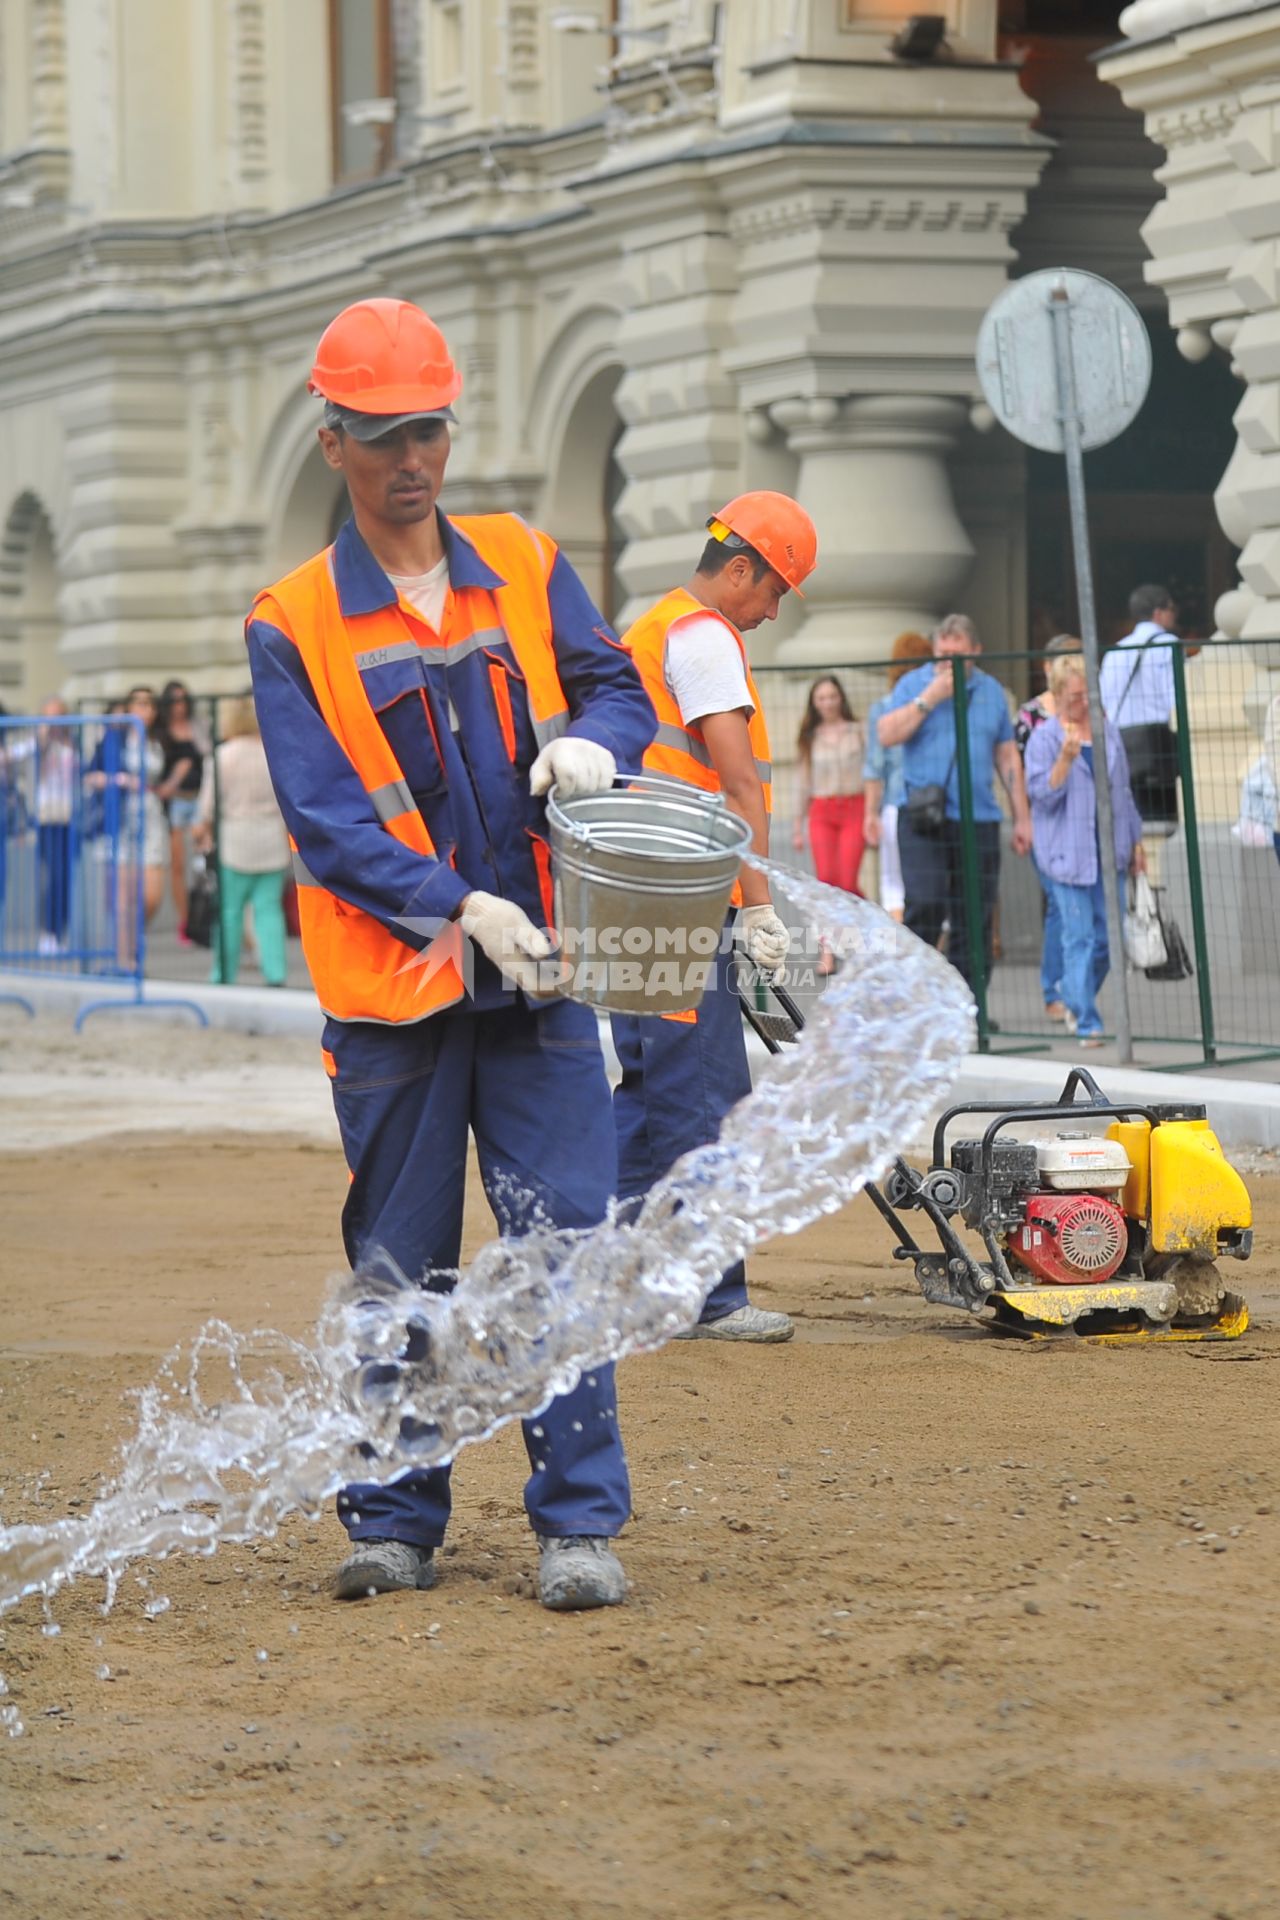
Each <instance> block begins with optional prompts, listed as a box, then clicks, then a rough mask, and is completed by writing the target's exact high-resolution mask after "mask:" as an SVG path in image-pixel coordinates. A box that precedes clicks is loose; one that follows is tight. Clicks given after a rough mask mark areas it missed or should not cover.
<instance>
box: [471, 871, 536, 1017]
mask: <svg viewBox="0 0 1280 1920" xmlns="http://www.w3.org/2000/svg"><path fill="white" fill-rule="evenodd" d="M458 924H459V926H460V927H461V928H462V931H463V932H464V933H465V934H466V936H467V938H468V940H474V941H475V943H476V945H477V946H478V947H479V949H480V951H481V953H483V954H485V955H486V956H487V958H488V959H490V960H492V962H493V964H494V966H495V967H496V968H497V969H498V971H499V973H501V974H502V976H503V978H504V979H506V980H509V981H510V982H511V984H512V986H513V987H523V988H524V989H525V991H526V993H538V992H543V993H545V992H546V990H547V989H546V983H545V980H544V979H543V978H542V977H541V975H540V971H539V967H538V962H539V960H548V959H550V957H551V955H552V954H553V953H554V952H555V947H554V944H553V943H552V941H551V939H550V938H549V936H548V935H547V934H545V933H543V932H542V931H541V929H540V928H538V927H535V926H534V924H533V922H532V920H531V919H530V918H529V916H528V914H527V913H526V912H525V910H524V908H523V907H518V906H517V905H516V903H515V901H514V900H500V899H499V898H498V896H497V894H496V893H469V894H468V895H467V898H466V900H465V902H464V904H463V908H462V912H461V913H460V914H459V915H458Z"/></svg>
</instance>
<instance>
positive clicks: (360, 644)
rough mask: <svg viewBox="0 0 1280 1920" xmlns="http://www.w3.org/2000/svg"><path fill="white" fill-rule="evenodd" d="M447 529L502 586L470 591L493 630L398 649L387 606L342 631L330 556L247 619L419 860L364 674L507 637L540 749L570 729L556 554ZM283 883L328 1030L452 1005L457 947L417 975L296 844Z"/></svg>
mask: <svg viewBox="0 0 1280 1920" xmlns="http://www.w3.org/2000/svg"><path fill="white" fill-rule="evenodd" d="M450 524H451V526H452V528H453V529H454V530H455V531H456V532H458V533H460V534H461V535H462V536H463V537H464V538H465V539H467V540H468V541H470V543H471V544H472V545H473V546H474V547H475V549H476V552H477V553H478V554H479V556H480V558H481V559H482V560H483V561H484V562H485V564H486V565H487V566H489V567H490V568H491V569H492V570H493V572H494V573H496V574H499V575H501V577H502V580H503V582H504V583H505V584H504V585H502V586H501V587H495V588H489V589H483V590H482V589H468V591H469V592H471V591H475V592H480V591H484V592H486V593H487V594H488V596H489V599H490V600H491V602H492V604H493V608H494V611H495V612H496V613H497V616H498V619H499V621H500V622H501V625H500V626H497V627H494V626H492V625H486V626H485V627H484V628H483V629H480V628H477V629H475V630H474V631H473V632H471V633H469V634H466V635H464V637H463V638H462V639H461V640H460V641H459V642H457V643H456V644H455V645H454V646H453V647H444V648H441V649H440V652H439V654H436V650H435V649H430V650H428V649H427V648H424V647H422V646H420V645H419V644H418V643H417V642H416V641H415V640H412V639H408V638H406V631H407V630H406V616H405V614H404V613H403V612H402V611H401V609H400V607H399V606H398V605H397V604H392V605H389V606H387V607H384V608H381V609H378V610H377V611H375V612H373V613H368V614H360V615H355V616H352V618H351V620H350V622H348V621H346V620H344V618H343V614H342V609H341V606H340V604H339V601H338V594H337V588H336V586H335V583H334V579H333V550H332V548H326V550H325V551H324V552H323V553H320V554H317V555H316V556H315V558H314V559H312V560H309V561H307V562H306V564H305V565H304V566H301V567H299V568H298V569H297V570H296V571H295V572H294V573H291V574H289V575H288V576H287V578H286V579H284V580H281V581H279V582H277V584H276V585H275V586H273V587H269V588H267V590H266V591H265V592H264V593H260V594H259V595H258V597H257V599H256V600H255V601H254V604H253V609H252V612H251V614H250V619H251V620H252V619H259V620H264V621H267V622H269V623H270V625H272V626H274V627H276V628H278V629H279V631H280V632H282V633H284V634H286V635H287V636H288V638H289V639H290V640H292V642H293V643H294V645H295V646H296V647H297V649H298V652H299V654H300V655H301V657H302V662H303V665H304V666H305V668H306V671H307V678H308V680H309V681H310V684H311V689H312V692H313V694H314V696H315V700H316V704H317V705H318V706H319V708H320V711H321V714H322V715H323V717H324V720H325V723H326V725H327V726H328V728H329V730H330V732H331V733H332V734H333V735H334V737H335V739H336V740H337V741H338V743H339V745H340V746H341V747H342V749H343V751H344V753H345V754H346V755H347V758H348V759H349V760H350V761H351V764H352V766H353V767H354V768H355V770H356V773H357V774H358V775H359V778H360V780H361V782H362V784H363V786H364V788H365V791H366V792H367V793H368V795H369V802H370V806H371V808H372V810H373V812H374V813H375V815H376V816H377V818H378V820H379V821H380V822H381V823H382V825H383V827H385V829H386V830H387V832H388V833H391V834H394V836H395V838H396V839H397V840H399V841H400V842H401V843H402V844H403V845H404V846H407V847H409V848H411V849H412V850H413V851H414V852H415V853H420V854H422V855H424V856H425V857H427V858H432V857H434V855H435V847H434V844H433V842H432V839H431V835H430V833H429V831H428V829H427V824H426V822H425V820H424V819H423V817H422V814H421V813H420V812H419V810H418V807H417V805H416V804H415V802H414V798H413V794H412V792H411V790H410V788H409V785H408V782H407V781H406V779H405V776H404V770H403V768H402V767H401V766H400V765H399V763H398V761H397V759H396V756H395V754H394V752H393V751H392V748H391V745H390V742H389V741H388V739H387V736H386V734H385V733H384V732H383V730H382V726H381V723H380V722H379V720H378V717H377V714H376V712H375V711H374V708H373V706H372V704H371V701H370V699H369V694H368V691H367V689H366V686H365V683H364V675H365V674H367V673H370V672H372V671H373V670H375V669H376V668H378V667H380V666H383V665H385V664H386V663H387V662H388V661H390V660H398V659H409V658H415V659H416V658H421V657H422V655H423V654H424V653H426V652H428V651H430V653H431V654H433V655H435V657H437V658H439V657H440V655H443V656H444V657H445V658H446V660H447V662H448V663H449V664H452V663H453V662H455V661H457V660H460V659H463V658H465V657H467V655H469V654H471V653H474V652H477V651H478V650H480V649H481V648H482V647H485V646H490V647H492V646H493V645H494V643H495V642H502V641H504V640H505V641H506V642H507V643H508V644H509V645H510V648H511V651H512V654H513V655H514V657H515V661H516V665H517V667H518V668H519V672H520V675H521V676H522V679H521V680H520V681H517V682H516V683H515V685H516V686H517V687H518V688H519V697H521V698H523V699H524V700H525V701H526V703H527V708H528V716H529V721H530V724H531V726H532V728H533V733H534V738H535V739H536V740H537V742H538V745H539V747H542V746H544V745H545V744H546V743H547V741H549V740H554V739H557V738H558V737H559V736H560V735H561V734H563V733H564V732H565V731H566V729H567V727H568V725H569V708H568V702H567V700H566V697H565V693H564V689H563V687H562V686H561V684H560V676H559V673H558V671H557V668H556V659H555V649H554V645H553V640H552V625H551V608H550V605H549V602H548V598H547V581H548V578H549V575H550V571H551V567H552V565H553V563H554V560H555V555H556V548H555V546H554V543H552V542H551V541H549V540H548V539H547V538H546V536H545V535H543V534H539V533H537V532H535V531H534V529H533V528H531V527H528V526H526V525H525V523H524V522H523V521H522V520H520V519H519V518H518V517H517V516H516V515H515V514H491V515H483V516H475V517H472V516H468V517H466V518H460V519H457V520H452V521H451V522H450ZM490 617H492V616H490ZM293 875H294V878H295V880H296V881H297V883H298V889H299V891H298V918H299V923H300V926H301V931H302V945H303V951H304V953H305V955H306V959H307V965H308V968H309V970H310V973H311V980H312V984H313V986H314V988H315V991H316V996H317V998H318V999H319V1001H320V1004H321V1007H322V1008H323V1009H324V1011H325V1012H326V1013H327V1014H329V1015H330V1016H331V1017H332V1018H333V1019H337V1020H371V1021H376V1022H381V1023H384V1024H399V1023H402V1022H410V1021H417V1020H424V1019H427V1018H428V1017H429V1016H430V1015H431V1014H433V1013H437V1012H439V1011H440V1010H441V1009H442V1008H444V1007H449V1006H453V1005H456V1003H457V1002H458V1001H459V1000H460V999H461V998H462V997H463V994H464V992H465V986H464V982H463V977H462V970H461V965H460V960H461V949H460V942H455V943H454V946H455V947H456V948H457V952H456V953H455V952H454V951H453V948H452V947H451V948H450V949H448V950H447V951H445V950H443V949H442V956H441V958H440V961H439V964H434V960H435V955H434V952H433V965H432V966H430V967H420V966H416V965H414V961H415V959H416V955H415V953H414V951H413V949H412V948H411V947H410V946H409V945H408V944H407V943H406V942H405V941H403V940H399V939H397V938H396V936H395V935H394V934H393V933H390V932H388V930H387V929H386V927H384V926H383V924H382V923H381V921H379V920H376V919H375V918H374V917H373V916H372V915H371V914H366V913H363V912H361V911H360V910H359V909H358V908H356V907H354V906H352V905H351V904H350V903H349V902H346V901H339V900H338V898H337V896H336V895H334V894H332V893H330V892H329V890H328V889H327V888H326V887H325V886H323V885H322V884H320V883H319V882H318V881H317V880H316V878H315V876H314V875H313V874H312V873H310V872H309V871H308V869H307V867H306V863H305V861H304V860H303V859H302V857H301V855H300V854H299V853H298V851H297V848H296V847H294V848H293ZM448 931H451V930H446V933H447V932H448Z"/></svg>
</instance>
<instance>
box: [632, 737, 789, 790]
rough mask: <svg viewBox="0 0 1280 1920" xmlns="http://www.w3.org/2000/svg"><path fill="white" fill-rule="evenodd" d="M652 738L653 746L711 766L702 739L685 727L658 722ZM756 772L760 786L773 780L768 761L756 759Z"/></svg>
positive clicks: (771, 769) (704, 765)
mask: <svg viewBox="0 0 1280 1920" xmlns="http://www.w3.org/2000/svg"><path fill="white" fill-rule="evenodd" d="M653 740H654V745H655V746H659V747H671V748H673V749H674V750H675V752H677V753H688V754H692V756H693V758H694V759H695V760H696V761H697V762H698V765H699V766H700V767H711V766H712V764H713V763H712V759H711V755H710V754H709V753H708V752H707V749H706V746H705V745H704V743H703V742H702V740H700V739H699V738H698V736H697V735H696V734H693V733H690V732H689V730H688V729H687V728H686V727H683V726H680V727H672V726H665V725H661V724H660V725H659V727H658V731H657V732H656V733H655V734H654V736H653ZM756 772H757V773H758V774H759V775H760V784H761V785H762V786H766V787H767V786H769V785H770V784H771V782H772V780H773V765H772V763H771V762H770V761H768V760H757V761H756Z"/></svg>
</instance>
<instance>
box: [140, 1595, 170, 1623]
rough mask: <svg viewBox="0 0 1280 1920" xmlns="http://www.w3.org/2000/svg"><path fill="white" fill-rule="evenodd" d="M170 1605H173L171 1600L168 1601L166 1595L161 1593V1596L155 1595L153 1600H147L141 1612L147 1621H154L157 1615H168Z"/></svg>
mask: <svg viewBox="0 0 1280 1920" xmlns="http://www.w3.org/2000/svg"><path fill="white" fill-rule="evenodd" d="M172 1605H173V1602H172V1600H170V1598H169V1596H168V1594H166V1593H161V1594H157V1596H156V1598H155V1599H154V1600H148V1602H147V1604H146V1606H145V1608H144V1609H143V1611H144V1612H145V1614H146V1616H147V1618H148V1620H154V1619H155V1618H156V1617H157V1615H159V1614H162V1613H168V1611H169V1609H170V1607H171V1606H172Z"/></svg>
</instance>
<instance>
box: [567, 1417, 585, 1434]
mask: <svg viewBox="0 0 1280 1920" xmlns="http://www.w3.org/2000/svg"><path fill="white" fill-rule="evenodd" d="M569 1424H570V1426H571V1427H572V1428H573V1431H574V1432H575V1433H581V1432H582V1422H581V1420H571V1421H570V1422H569Z"/></svg>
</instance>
